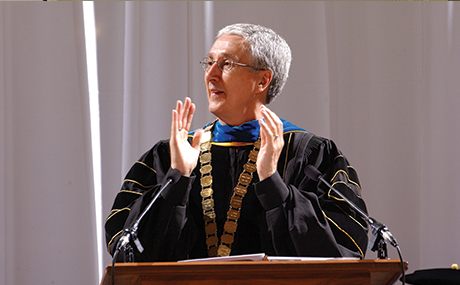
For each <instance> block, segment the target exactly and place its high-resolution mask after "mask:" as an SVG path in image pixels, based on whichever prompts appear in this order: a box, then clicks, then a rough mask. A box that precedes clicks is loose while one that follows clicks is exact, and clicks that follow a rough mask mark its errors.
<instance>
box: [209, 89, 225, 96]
mask: <svg viewBox="0 0 460 285" xmlns="http://www.w3.org/2000/svg"><path fill="white" fill-rule="evenodd" d="M222 94H224V91H222V90H218V89H209V95H210V96H219V95H222Z"/></svg>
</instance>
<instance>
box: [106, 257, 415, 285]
mask: <svg viewBox="0 0 460 285" xmlns="http://www.w3.org/2000/svg"><path fill="white" fill-rule="evenodd" d="M405 268H406V270H407V263H405ZM111 270H112V266H111V265H109V266H107V267H106V269H105V273H104V277H103V279H102V282H101V284H102V285H110V284H112V283H111V282H112V280H111ZM114 273H115V278H114V279H115V284H116V285H120V284H123V285H125V284H202V285H207V284H212V285H215V284H265V285H270V284H329V285H334V284H372V285H382V284H393V283H394V282H395V281H397V280H398V278H399V276H400V275H401V266H400V261H399V260H397V259H391V260H390V259H388V260H373V259H364V260H324V261H323V260H322V261H226V262H152V263H117V264H115V272H114Z"/></svg>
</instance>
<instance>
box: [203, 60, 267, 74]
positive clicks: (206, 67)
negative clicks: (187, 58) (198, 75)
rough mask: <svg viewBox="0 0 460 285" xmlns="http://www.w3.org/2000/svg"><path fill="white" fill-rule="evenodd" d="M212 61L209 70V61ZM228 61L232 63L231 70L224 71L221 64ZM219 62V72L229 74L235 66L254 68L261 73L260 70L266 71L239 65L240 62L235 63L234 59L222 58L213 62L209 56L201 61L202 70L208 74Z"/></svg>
mask: <svg viewBox="0 0 460 285" xmlns="http://www.w3.org/2000/svg"><path fill="white" fill-rule="evenodd" d="M208 59H209V60H211V62H212V64H211V65H210V66H209V68H208V61H207V60H208ZM226 60H228V61H230V62H231V65H230V68H229V69H228V70H224V69H223V67H221V65H220V64H219V62H225V61H226ZM216 62H217V67H219V70H220V71H222V72H225V73H227V72H229V71H230V70H232V68H233V65H238V66H242V67H250V68H254V69H255V70H257V71H259V70H264V69H260V68H257V67H255V66H252V65H247V64H244V63H239V62H234V61H233V60H232V59H230V58H225V57H223V58H221V59H219V60H212V59H211V58H210V57H209V56H206V57H204V58H203V59H202V60H201V61H200V65H201V68H203V70H204V72H206V73H207V72H208V71H209V70H210V69H211V67H212V66H213V65H214V63H216Z"/></svg>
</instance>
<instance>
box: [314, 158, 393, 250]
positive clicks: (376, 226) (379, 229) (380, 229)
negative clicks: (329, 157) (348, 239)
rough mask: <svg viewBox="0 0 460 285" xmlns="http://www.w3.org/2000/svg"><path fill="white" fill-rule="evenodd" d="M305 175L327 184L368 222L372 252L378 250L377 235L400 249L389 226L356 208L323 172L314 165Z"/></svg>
mask: <svg viewBox="0 0 460 285" xmlns="http://www.w3.org/2000/svg"><path fill="white" fill-rule="evenodd" d="M305 175H306V176H307V177H308V178H310V179H311V180H313V181H320V180H321V182H323V183H324V184H326V186H327V187H329V188H330V189H332V190H334V192H335V193H336V194H337V195H338V196H340V198H342V199H343V200H344V201H345V202H346V203H347V204H348V205H350V207H352V208H353V209H354V210H355V211H356V212H358V213H359V214H360V215H361V217H363V219H365V220H366V221H367V223H368V224H369V225H370V227H371V230H372V233H373V237H372V239H371V241H370V243H369V249H370V250H372V251H375V250H377V245H376V244H377V243H378V238H377V235H379V236H380V237H381V238H383V239H384V240H385V242H389V243H390V244H391V245H392V246H394V247H398V242H397V241H396V239H395V238H394V236H393V235H392V234H391V233H390V231H389V229H388V228H387V226H385V225H384V224H382V223H380V222H378V221H377V220H375V219H374V218H372V217H370V216H369V215H368V214H366V212H364V211H363V210H361V209H360V208H359V207H358V206H356V205H355V204H354V203H353V202H351V201H350V200H349V199H348V198H347V197H345V195H343V194H342V193H341V192H340V191H338V190H337V189H335V188H334V187H332V185H331V184H329V183H328V182H327V181H326V179H324V178H323V176H322V175H321V172H319V170H318V169H316V168H315V167H314V166H313V165H307V167H306V168H305Z"/></svg>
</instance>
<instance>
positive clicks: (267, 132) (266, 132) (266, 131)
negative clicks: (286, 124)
mask: <svg viewBox="0 0 460 285" xmlns="http://www.w3.org/2000/svg"><path fill="white" fill-rule="evenodd" d="M259 125H260V139H261V140H262V144H264V143H267V142H269V141H270V142H271V140H268V138H271V137H273V132H272V130H271V129H270V128H269V127H268V125H267V123H266V122H265V120H264V118H262V119H260V120H259Z"/></svg>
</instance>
